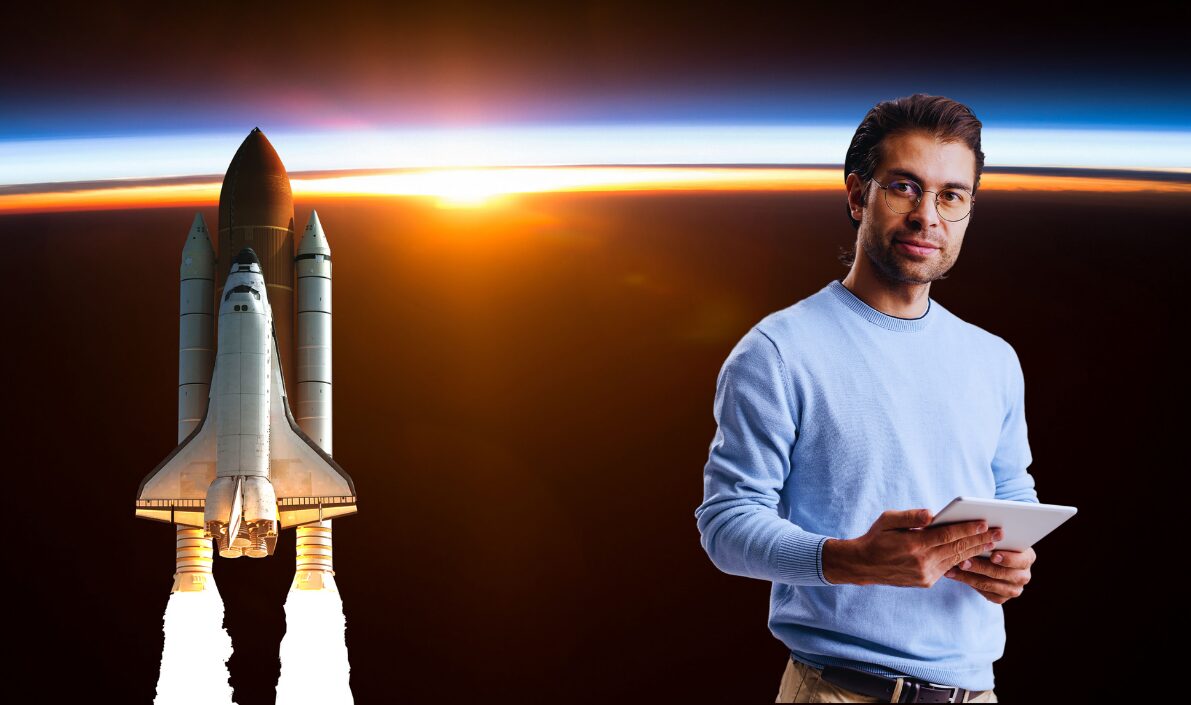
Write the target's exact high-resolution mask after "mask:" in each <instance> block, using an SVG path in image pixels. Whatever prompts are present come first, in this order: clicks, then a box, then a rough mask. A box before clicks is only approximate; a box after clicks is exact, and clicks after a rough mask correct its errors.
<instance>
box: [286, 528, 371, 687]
mask: <svg viewBox="0 0 1191 705" xmlns="http://www.w3.org/2000/svg"><path fill="white" fill-rule="evenodd" d="M296 533H297V542H296V544H295V549H296V550H295V553H296V554H297V569H296V570H295V571H294V582H293V585H292V586H291V587H290V590H289V596H288V597H286V600H285V623H286V630H285V637H284V638H282V640H281V677H280V678H278V679H277V705H304V704H305V703H310V704H311V705H343V704H348V705H350V703H352V702H354V701H353V699H352V691H351V686H350V685H349V683H348V679H349V677H350V675H351V665H350V664H349V663H348V660H347V641H346V637H345V633H346V631H347V620H346V619H345V618H344V616H343V599H342V598H341V597H340V596H339V588H338V587H337V586H336V585H335V571H334V570H333V561H332V556H331V522H330V521H320V522H317V523H314V524H310V525H307V526H299V527H298V528H297V530H296Z"/></svg>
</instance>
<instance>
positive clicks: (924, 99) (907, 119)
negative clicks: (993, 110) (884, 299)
mask: <svg viewBox="0 0 1191 705" xmlns="http://www.w3.org/2000/svg"><path fill="white" fill-rule="evenodd" d="M980 127H981V123H980V120H978V119H976V115H975V114H974V113H973V112H972V109H971V108H969V107H968V106H966V105H964V104H963V103H958V102H956V101H954V100H951V99H950V98H944V97H943V96H938V95H926V94H924V93H915V94H914V95H912V96H909V97H905V98H895V99H893V100H886V101H883V102H880V103H877V104H876V105H875V106H873V108H872V109H871V110H869V111H868V114H867V115H865V116H864V120H862V121H861V122H860V126H859V127H857V128H856V134H854V135H852V144H851V145H849V146H848V154H847V156H846V157H845V158H844V180H845V181H846V180H847V178H848V174H852V173H855V174H856V175H858V176H859V177H860V178H861V179H862V180H864V181H866V182H867V181H868V180H869V179H871V178H873V174H875V173H876V171H877V167H878V166H879V165H880V164H881V160H882V158H884V154H883V153H882V148H881V145H882V144H883V143H884V141H885V138H886V137H889V136H890V135H896V134H903V133H906V132H913V131H915V130H921V131H923V132H927V133H929V134H931V135H932V136H934V137H935V139H938V140H941V141H943V142H962V143H964V144H966V145H967V146H968V147H970V148H971V149H972V152H973V153H975V155H976V181H975V183H974V184H973V185H972V191H973V195H975V191H976V190H977V189H979V188H980V173H981V172H982V171H984V152H982V151H980ZM866 195H867V190H866V191H865V194H863V195H861V199H864V198H865V197H866ZM861 202H862V203H863V202H864V201H863V200H862V201H861ZM844 207H845V209H846V210H847V212H848V220H850V221H851V222H852V228H853V229H854V230H858V229H860V221H858V220H856V219H855V218H853V217H852V209H851V207H849V206H848V205H847V204H845V206H844ZM855 257H856V247H855V243H853V244H852V245H851V246H849V247H848V248H846V249H845V250H844V251H843V252H842V253H841V255H840V261H841V262H843V263H844V266H846V267H851V266H852V261H853V260H854V259H855Z"/></svg>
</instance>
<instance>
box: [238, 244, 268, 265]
mask: <svg viewBox="0 0 1191 705" xmlns="http://www.w3.org/2000/svg"><path fill="white" fill-rule="evenodd" d="M260 263H261V261H260V260H259V259H257V256H256V251H255V250H253V249H252V248H251V247H245V248H244V249H242V250H240V254H238V255H236V259H235V260H233V261H232V264H255V265H260Z"/></svg>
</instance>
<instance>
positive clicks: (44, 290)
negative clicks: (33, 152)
mask: <svg viewBox="0 0 1191 705" xmlns="http://www.w3.org/2000/svg"><path fill="white" fill-rule="evenodd" d="M841 198H842V195H841V194H836V193H826V192H819V193H799V194H785V193H778V194H749V193H741V194H728V193H721V194H698V193H696V194H622V195H606V194H604V195H601V194H545V195H539V196H532V197H523V198H521V199H519V200H518V201H517V206H516V207H514V208H508V209H500V208H486V209H475V210H439V209H436V208H434V207H433V206H432V205H429V204H428V203H426V202H423V201H418V200H417V199H384V200H380V199H371V200H365V201H349V200H339V201H331V202H322V203H312V202H309V201H299V202H298V203H297V206H296V215H297V217H298V221H299V222H304V221H305V219H306V217H307V215H308V213H309V210H310V208H311V207H313V206H317V207H318V210H319V215H320V218H321V220H322V223H323V226H324V228H325V229H326V232H327V237H328V239H329V241H330V243H331V247H332V248H333V253H334V262H335V265H334V266H335V269H334V277H335V278H334V284H333V286H334V291H335V294H334V297H335V298H334V300H335V311H334V316H335V318H334V321H335V323H334V335H335V340H334V344H335V349H334V355H335V357H334V361H335V371H334V384H335V446H334V450H335V457H336V459H337V461H338V462H339V463H340V464H341V465H342V466H343V467H344V468H345V469H346V470H347V471H348V472H349V473H351V475H352V477H353V479H354V480H355V482H356V486H357V488H358V491H359V495H360V513H359V514H358V515H356V516H353V517H350V518H346V519H342V520H337V521H336V523H335V539H336V550H335V561H336V569H337V571H338V575H337V578H336V579H337V581H338V584H339V586H340V589H341V591H342V594H343V596H344V603H345V610H346V614H347V620H348V621H347V638H348V645H349V649H350V656H351V664H352V687H353V689H354V691H355V693H356V697H357V702H359V703H361V705H364V704H366V703H376V702H464V701H468V702H471V701H475V700H484V701H488V702H525V701H527V700H542V701H561V700H566V701H571V702H591V703H596V702H609V701H613V700H623V699H626V694H632V695H633V696H634V698H635V699H641V700H646V701H648V700H659V699H663V698H664V699H670V700H695V701H702V702H734V703H735V702H763V701H772V699H773V696H774V694H775V693H776V688H777V684H778V679H779V677H780V674H781V669H782V665H783V660H784V658H785V654H784V651H783V648H782V646H781V644H780V643H779V642H778V641H776V640H775V639H774V638H773V637H772V635H771V634H770V633H769V631H768V629H767V628H766V611H767V608H768V600H769V588H770V585H769V583H766V582H764V581H759V580H752V579H748V578H742V577H737V576H731V575H727V574H724V573H721V572H720V571H718V570H717V569H716V568H715V566H714V565H712V563H711V561H710V560H709V559H708V557H707V556H706V554H705V553H704V552H703V549H702V548H701V547H700V545H699V534H698V531H697V529H696V526H695V519H694V510H695V507H696V506H697V505H698V504H699V502H700V501H701V499H702V474H701V473H702V468H703V465H704V464H705V462H706V460H707V452H708V447H709V444H710V442H711V439H712V436H713V434H714V431H715V424H714V420H713V416H712V401H713V396H714V391H715V380H716V374H717V373H718V371H719V369H720V366H721V365H722V363H723V361H724V358H725V357H726V355H727V354H728V352H729V351H730V350H731V348H732V346H733V345H734V344H735V342H736V341H737V340H738V339H739V338H740V336H742V335H743V334H744V333H745V332H746V331H747V330H748V328H749V327H751V326H752V325H753V324H754V323H756V322H757V321H758V320H760V318H761V317H763V316H764V315H766V314H768V313H770V312H772V311H775V310H778V309H780V308H785V307H786V306H789V305H791V304H792V303H794V302H795V301H797V300H799V299H801V298H803V297H805V296H807V295H809V294H811V293H814V292H815V291H817V290H818V289H819V288H821V287H822V286H824V285H825V284H826V283H827V282H828V281H829V280H830V279H832V278H839V277H842V276H843V275H844V274H845V273H846V270H844V268H843V267H842V266H841V265H840V264H839V263H838V262H836V261H835V255H836V253H837V251H838V248H839V246H841V245H843V244H845V243H846V242H847V240H848V238H849V237H853V232H852V230H851V228H850V227H849V226H848V224H847V222H846V220H845V218H844V214H843V213H842V212H841V211H842V209H841V207H840V205H841V202H842V201H841ZM985 199H986V200H985V201H984V206H983V208H984V210H983V211H982V215H981V216H980V218H979V219H977V220H976V221H974V222H973V224H972V226H971V227H970V228H969V230H968V232H967V235H966V237H965V240H964V246H963V253H962V254H961V256H960V258H959V261H958V264H957V266H956V268H955V269H954V270H952V273H951V275H950V276H949V277H948V279H947V280H945V281H941V282H938V283H936V284H935V285H933V286H932V289H931V295H932V297H933V298H935V300H937V301H939V302H940V303H942V304H943V305H945V306H946V307H948V308H949V309H950V310H951V311H952V312H954V313H956V314H957V315H959V316H960V317H961V318H963V319H965V320H968V321H971V322H973V323H975V324H977V325H979V326H981V327H982V328H985V329H986V330H989V331H991V332H993V333H995V334H997V335H1000V336H1002V337H1004V338H1005V339H1006V340H1007V341H1008V342H1009V343H1010V344H1011V345H1013V346H1014V349H1015V350H1016V351H1017V353H1018V356H1019V358H1020V359H1021V362H1022V367H1023V371H1024V374H1025V380H1026V396H1025V400H1026V417H1027V421H1028V424H1029V438H1030V445H1031V450H1032V452H1033V456H1034V463H1033V465H1032V466H1031V468H1030V471H1031V473H1032V474H1033V475H1034V477H1035V480H1036V482H1037V489H1038V493H1039V497H1040V499H1041V500H1042V501H1044V502H1050V503H1056V504H1070V505H1074V506H1077V507H1079V510H1080V511H1079V514H1078V515H1077V516H1076V517H1074V518H1073V519H1072V520H1071V521H1069V522H1068V523H1067V524H1065V525H1064V526H1063V527H1061V528H1060V529H1059V530H1058V531H1057V532H1055V533H1054V534H1053V535H1051V536H1048V537H1047V538H1046V539H1044V540H1043V541H1042V542H1041V543H1040V544H1039V546H1038V547H1037V552H1038V555H1039V559H1038V562H1037V563H1036V564H1035V567H1034V570H1033V575H1034V579H1033V580H1032V582H1031V585H1030V586H1029V587H1028V589H1027V591H1026V594H1025V595H1023V597H1022V598H1020V599H1019V600H1014V601H1012V602H1010V604H1008V605H1006V608H1005V609H1006V621H1007V625H1008V644H1007V647H1006V655H1005V658H1004V659H1002V660H1001V661H999V662H997V664H996V669H997V671H996V673H997V692H998V696H999V697H1000V698H1001V699H1002V700H1004V701H1009V700H1026V699H1036V700H1046V699H1050V698H1058V697H1060V696H1064V697H1069V698H1070V697H1074V698H1076V699H1080V697H1081V696H1090V695H1092V694H1093V693H1098V692H1103V690H1102V689H1103V688H1104V687H1105V686H1104V685H1103V682H1102V681H1101V680H1100V679H1098V678H1093V677H1091V676H1090V674H1092V673H1094V672H1095V669H1097V668H1099V667H1100V666H1101V665H1105V664H1110V663H1111V664H1112V665H1113V666H1117V665H1118V664H1119V663H1124V664H1125V665H1121V666H1120V669H1121V670H1122V671H1128V661H1129V660H1130V659H1131V657H1132V653H1133V652H1134V651H1136V649H1134V646H1135V645H1138V644H1143V643H1145V641H1144V638H1143V635H1142V634H1141V633H1140V630H1142V629H1148V628H1149V626H1150V625H1152V623H1153V620H1154V619H1159V617H1158V616H1157V615H1158V614H1165V612H1166V611H1167V610H1166V607H1161V606H1162V605H1168V604H1173V603H1174V599H1173V594H1167V593H1173V592H1174V591H1175V590H1180V589H1181V587H1180V585H1179V583H1178V582H1177V581H1175V580H1170V579H1167V578H1164V577H1162V576H1163V575H1164V574H1168V573H1169V571H1170V570H1172V569H1171V568H1166V567H1164V566H1165V565H1168V564H1170V563H1171V562H1172V561H1173V563H1175V564H1177V562H1178V558H1177V550H1176V551H1174V552H1173V553H1171V552H1170V548H1169V547H1170V546H1174V545H1177V543H1178V534H1177V532H1176V533H1165V530H1164V528H1161V522H1160V521H1155V520H1154V519H1153V518H1152V516H1151V514H1158V515H1160V514H1161V513H1162V512H1163V511H1164V510H1163V509H1162V507H1163V499H1162V497H1163V496H1166V497H1172V496H1174V495H1172V492H1173V491H1174V490H1175V488H1177V486H1178V480H1177V479H1176V478H1177V477H1179V476H1180V475H1181V473H1182V469H1183V467H1184V466H1185V462H1184V461H1183V460H1182V458H1183V456H1184V448H1183V443H1182V440H1181V439H1182V435H1181V433H1180V430H1179V424H1180V423H1181V418H1182V415H1181V413H1182V409H1183V406H1184V405H1185V395H1184V393H1183V392H1179V391H1178V390H1179V389H1185V384H1186V380H1185V377H1186V370H1185V365H1184V364H1183V362H1184V361H1183V352H1182V350H1183V349H1182V348H1181V347H1178V346H1177V344H1176V336H1177V333H1178V326H1177V325H1176V321H1177V320H1178V316H1179V315H1180V311H1181V307H1182V304H1181V302H1182V298H1183V297H1182V294H1181V288H1180V287H1181V286H1182V284H1181V282H1182V281H1183V280H1184V279H1185V273H1184V272H1183V265H1182V261H1181V259H1180V258H1179V257H1178V256H1170V255H1172V254H1173V253H1177V252H1180V251H1181V248H1182V247H1183V243H1184V241H1185V233H1183V232H1182V231H1180V230H1179V229H1177V228H1174V227H1171V223H1185V222H1187V221H1188V218H1191V206H1189V204H1188V202H1187V199H1186V197H1185V196H1184V195H1182V194H1153V193H1135V194H1113V193H1103V192H1100V193H1061V192H1060V193H1028V192H1027V193H1022V192H1014V191H990V192H989V193H988V194H987V195H986V196H985ZM205 214H206V216H207V218H208V223H213V222H215V212H214V208H213V207H212V208H209V209H206V210H205ZM193 217H194V212H193V211H192V210H189V209H176V210H175V209H150V210H144V211H123V212H122V211H108V212H96V213H86V212H82V213H57V214H55V213H50V214H36V215H22V216H5V217H0V238H2V239H3V241H4V242H5V243H7V246H8V253H9V256H10V257H11V258H12V260H13V261H14V262H17V263H19V264H20V266H19V267H16V268H15V269H14V271H13V273H12V281H11V282H10V284H9V290H10V291H11V292H14V296H15V297H16V298H14V300H13V302H12V305H11V306H10V307H9V312H8V319H7V320H8V325H9V326H10V330H11V331H14V332H17V334H16V335H14V337H13V339H12V341H11V342H12V344H11V345H10V346H9V347H8V349H7V353H8V354H9V355H12V356H14V358H15V359H13V361H12V362H11V363H10V365H9V369H11V370H13V371H14V373H13V374H12V375H10V378H9V379H8V381H7V386H6V391H5V394H6V398H7V399H8V400H9V407H10V408H9V412H8V413H7V414H6V416H5V423H4V429H5V431H6V432H7V433H9V434H11V438H10V440H9V442H8V443H7V448H8V456H7V460H6V468H7V472H8V477H9V478H10V483H9V487H8V489H9V496H10V497H11V498H12V499H13V505H12V509H13V511H12V512H10V516H9V517H8V519H9V529H10V532H11V534H12V536H13V538H14V540H15V541H17V542H18V543H19V545H17V546H16V547H14V549H13V552H14V557H13V560H12V561H11V562H12V565H11V566H10V570H11V572H10V576H15V577H12V579H11V580H10V585H9V586H8V590H9V594H10V603H9V604H10V610H9V611H8V613H7V617H6V620H7V621H6V626H7V628H8V630H9V633H10V634H12V635H17V636H13V637H11V638H12V640H13V645H14V646H15V647H17V648H15V649H14V653H15V659H16V660H15V663H14V664H10V666H12V667H11V668H10V675H9V683H8V684H7V685H6V687H7V691H6V692H8V693H9V694H10V696H11V697H17V698H19V697H20V696H22V695H25V696H35V697H33V699H35V700H39V701H47V700H58V701H63V702H66V701H79V700H81V699H86V698H92V699H94V698H96V697H98V696H103V698H104V699H105V700H110V699H111V698H112V697H117V696H118V699H119V700H120V701H121V702H148V701H149V700H150V699H151V697H152V694H153V687H154V684H155V682H156V677H157V669H158V664H159V659H160V655H161V638H162V637H161V615H162V611H163V609H164V607H165V604H166V600H167V597H168V591H169V586H170V581H171V575H172V571H173V563H172V558H173V531H172V529H171V527H169V526H168V525H164V524H158V523H154V522H148V521H144V520H139V519H135V518H134V517H133V512H132V509H133V498H134V494H135V489H136V486H137V483H138V482H139V481H140V479H141V478H142V477H143V476H144V475H145V473H146V472H148V471H149V470H150V469H151V468H153V467H154V466H155V465H156V464H157V463H158V462H159V461H160V460H161V459H162V458H163V457H164V456H165V455H166V454H167V453H168V452H169V451H170V450H171V449H172V448H173V446H174V440H175V432H176V425H175V420H176V408H177V407H176V394H177V392H176V383H177V371H176V370H177V340H178V338H177V331H178V319H177V311H178V293H177V292H178V278H177V277H178V269H177V268H178V261H179V257H180V248H181V245H182V243H183V241H184V238H185V235H186V232H187V229H188V228H189V226H190V222H191V220H192V219H193ZM1135 232H1136V233H1144V235H1145V241H1146V244H1145V245H1144V246H1139V245H1137V244H1136V243H1135V242H1127V241H1125V240H1124V239H1123V238H1122V233H1135ZM1155 253H1162V256H1155ZM1167 501H1169V500H1167ZM1170 516H1172V517H1173V516H1177V512H1176V513H1172V514H1171V515H1170ZM1118 527H1119V528H1120V530H1117V529H1118ZM1159 554H1165V556H1164V557H1161V556H1160V555H1159ZM18 557H19V558H18ZM293 570H294V564H293V533H292V532H288V531H287V532H283V535H282V538H281V540H280V541H279V545H278V550H277V553H276V555H275V556H273V557H272V558H270V559H261V560H251V559H240V560H237V561H228V560H225V559H217V562H216V566H215V576H216V581H217V583H218V586H219V589H220V592H221V594H222V595H223V597H224V601H225V603H226V605H227V610H228V612H227V625H228V629H229V630H230V632H231V634H232V637H233V639H234V642H235V648H236V654H235V656H234V657H233V659H232V662H231V664H230V668H231V672H232V678H233V685H235V687H236V691H237V702H239V703H240V704H241V705H256V704H258V703H268V702H271V697H272V692H273V686H274V684H275V682H276V678H277V672H278V662H277V646H278V643H279V641H280V638H281V635H282V632H283V630H284V622H283V613H282V610H281V605H282V603H283V601H284V598H285V592H286V590H287V589H288V586H289V583H290V581H291V580H292V576H293ZM1155 606H1159V609H1161V610H1162V612H1160V613H1159V612H1155V613H1154V614H1151V612H1150V610H1151V609H1152V608H1154V607H1155ZM1122 649H1124V650H1125V651H1127V652H1128V653H1125V652H1122ZM64 673H67V674H68V677H64ZM1031 688H1039V689H1040V690H1037V691H1033V690H1029V689H1031Z"/></svg>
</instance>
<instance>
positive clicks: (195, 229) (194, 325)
mask: <svg viewBox="0 0 1191 705" xmlns="http://www.w3.org/2000/svg"><path fill="white" fill-rule="evenodd" d="M179 278H180V282H179V291H180V298H181V302H180V303H181V306H180V308H179V314H178V442H179V443H181V442H182V441H183V440H185V438H186V437H187V436H189V435H190V432H191V431H193V430H194V427H195V426H197V425H198V424H199V422H200V421H202V418H203V414H204V412H205V411H206V407H207V395H208V394H209V393H210V391H211V368H212V367H213V365H214V363H215V345H214V342H215V341H214V331H215V322H214V315H213V309H214V302H215V294H214V287H215V250H214V248H212V246H211V236H210V233H208V231H207V223H206V221H205V220H203V214H202V213H195V214H194V223H193V224H192V225H191V226H190V233H189V234H188V235H187V236H186V244H185V245H183V247H182V266H181V268H180V277H179ZM203 533H204V532H203V530H202V529H194V528H191V527H188V526H185V525H182V524H179V525H178V528H177V534H178V535H177V546H176V549H175V558H174V564H175V565H174V584H173V587H172V588H171V589H170V592H201V591H203V590H206V589H207V588H208V587H212V588H213V587H214V579H213V577H212V575H211V564H212V557H211V553H212V549H211V539H209V538H206V537H205V536H204V535H203Z"/></svg>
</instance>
